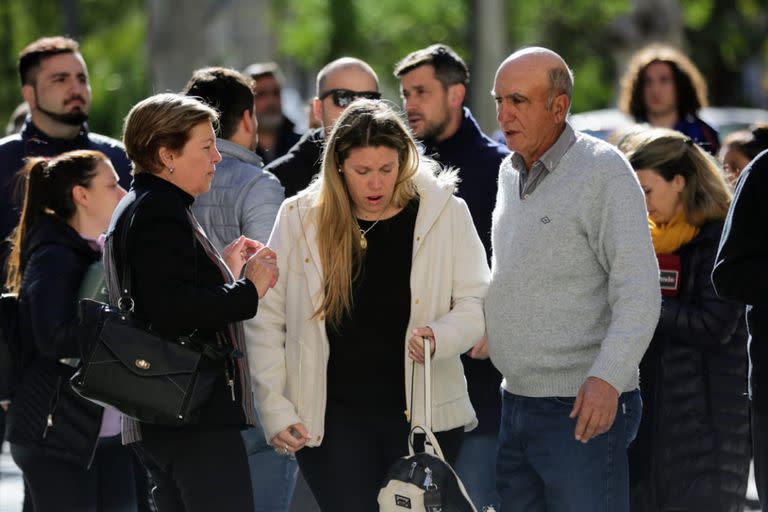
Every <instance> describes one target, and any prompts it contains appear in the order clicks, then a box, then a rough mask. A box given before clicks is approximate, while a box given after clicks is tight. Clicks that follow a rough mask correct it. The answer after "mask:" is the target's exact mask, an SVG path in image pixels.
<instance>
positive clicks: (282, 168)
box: [264, 128, 324, 199]
mask: <svg viewBox="0 0 768 512" xmlns="http://www.w3.org/2000/svg"><path fill="white" fill-rule="evenodd" d="M323 134H324V131H323V129H322V128H316V129H314V130H309V131H308V132H307V133H305V134H304V136H303V137H302V138H301V140H299V141H298V142H297V143H296V144H295V145H294V146H293V147H292V148H291V149H290V151H288V153H286V154H285V155H283V156H281V157H280V158H278V159H276V160H273V161H272V162H271V163H270V164H269V165H267V166H266V167H265V168H264V170H265V171H269V172H271V173H272V174H274V175H275V176H277V179H278V180H280V184H281V185H282V186H283V188H284V189H285V197H286V199H287V198H289V197H292V196H295V195H296V194H298V193H299V192H301V191H302V190H304V189H305V188H307V186H308V185H309V184H310V183H312V179H313V178H314V177H315V176H316V175H317V174H318V173H319V172H320V168H321V166H322V160H323V140H324V137H323Z"/></svg>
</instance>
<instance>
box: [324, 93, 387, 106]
mask: <svg viewBox="0 0 768 512" xmlns="http://www.w3.org/2000/svg"><path fill="white" fill-rule="evenodd" d="M328 96H332V99H333V104H334V105H336V106H337V107H340V108H346V107H348V106H349V105H350V104H351V103H352V102H353V101H355V100H356V99H358V98H365V99H366V100H380V99H381V93H380V92H376V91H350V90H349V89H331V90H329V91H325V92H324V93H323V94H321V95H320V96H319V99H321V100H324V99H325V98H327V97H328Z"/></svg>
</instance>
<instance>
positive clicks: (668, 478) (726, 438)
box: [629, 222, 751, 512]
mask: <svg viewBox="0 0 768 512" xmlns="http://www.w3.org/2000/svg"><path fill="white" fill-rule="evenodd" d="M721 231H722V222H712V223H708V224H705V225H704V226H703V227H702V228H701V231H700V233H699V234H698V235H697V236H696V237H695V238H694V239H693V240H691V241H690V242H689V243H687V244H685V245H684V246H682V247H681V248H680V249H679V251H678V253H677V254H678V255H679V256H680V269H681V270H680V289H679V292H678V295H677V296H676V297H664V299H663V302H662V313H661V318H660V320H659V324H658V326H657V328H656V332H655V334H654V337H653V340H652V341H651V344H650V346H649V348H648V351H647V352H646V353H645V356H644V357H643V360H642V361H641V363H640V389H641V393H642V398H643V416H642V420H641V423H640V431H639V433H638V436H637V438H636V440H635V442H634V443H633V444H632V446H631V447H630V451H629V457H630V482H631V489H632V500H633V503H632V505H633V506H632V510H633V512H637V511H641V512H642V511H644V510H647V511H649V512H650V511H661V510H717V511H718V512H725V511H739V510H742V506H743V502H744V496H745V494H746V489H747V478H748V475H749V461H750V455H751V448H750V440H749V407H748V402H747V397H746V388H747V383H746V380H747V354H746V338H747V334H746V324H745V322H744V313H743V310H744V308H743V305H742V304H739V303H735V302H730V301H727V300H725V299H721V298H720V297H718V296H717V294H716V293H715V290H714V288H713V286H712V282H711V280H710V274H711V272H712V267H713V265H714V260H715V253H716V251H717V245H718V241H719V239H720V233H721Z"/></svg>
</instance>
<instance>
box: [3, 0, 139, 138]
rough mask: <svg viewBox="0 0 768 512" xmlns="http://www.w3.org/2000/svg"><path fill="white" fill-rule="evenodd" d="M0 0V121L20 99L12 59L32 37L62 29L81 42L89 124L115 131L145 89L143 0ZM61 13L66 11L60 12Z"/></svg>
mask: <svg viewBox="0 0 768 512" xmlns="http://www.w3.org/2000/svg"><path fill="white" fill-rule="evenodd" d="M34 4H35V5H34V7H35V8H34V9H30V8H29V1H28V0H2V1H0V125H2V126H4V125H5V122H6V120H7V119H8V116H10V114H11V112H12V111H13V109H14V108H15V107H16V105H18V104H19V103H20V102H21V101H22V97H21V90H20V86H19V79H18V76H17V71H16V62H17V60H18V55H19V52H20V51H21V50H22V49H23V48H24V47H25V46H26V45H27V44H29V43H30V42H32V41H34V40H35V39H37V38H39V37H43V36H48V35H56V34H62V33H65V34H67V35H70V36H72V37H74V38H75V39H77V40H78V41H79V42H80V47H81V51H82V53H83V56H84V58H85V60H86V62H87V63H88V70H89V73H90V78H91V87H92V89H93V106H92V109H91V119H90V121H89V126H90V127H91V129H92V130H94V131H97V132H99V133H104V134H107V135H111V136H113V137H118V138H119V136H120V130H121V128H122V121H123V118H124V117H125V114H126V113H127V112H128V110H129V109H130V107H131V106H132V105H133V104H134V103H136V101H138V100H140V99H141V98H143V97H144V96H146V95H147V94H148V93H149V90H150V86H149V79H148V72H147V56H146V51H145V43H144V41H145V40H146V33H147V29H146V27H147V20H146V15H145V9H144V0H35V2H34ZM63 13H66V15H64V14H63Z"/></svg>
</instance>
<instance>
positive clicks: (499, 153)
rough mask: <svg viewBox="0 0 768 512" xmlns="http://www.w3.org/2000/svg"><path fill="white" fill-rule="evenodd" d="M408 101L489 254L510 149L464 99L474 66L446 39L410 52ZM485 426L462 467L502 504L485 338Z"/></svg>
mask: <svg viewBox="0 0 768 512" xmlns="http://www.w3.org/2000/svg"><path fill="white" fill-rule="evenodd" d="M395 76H396V77H398V78H399V79H400V90H401V93H402V97H403V107H404V109H405V111H406V113H407V115H408V124H409V125H410V127H411V130H412V131H413V134H414V135H415V136H416V137H417V138H418V139H421V140H422V142H423V144H424V147H425V151H424V154H425V155H427V156H430V157H432V158H434V159H435V160H437V161H438V162H440V163H441V164H442V165H444V166H446V167H454V168H456V169H457V170H458V172H459V177H460V178H461V182H460V184H459V190H458V192H457V195H458V196H459V197H461V198H462V199H464V200H465V201H466V202H467V206H468V207H469V212H470V214H471V215H472V220H473V222H474V224H475V228H476V229H477V232H478V234H479V235H480V240H482V242H483V245H484V246H485V251H486V255H487V256H488V260H489V261H490V257H491V215H492V213H493V207H494V204H495V200H496V182H497V176H498V172H499V165H500V164H501V161H502V160H503V159H504V157H505V156H507V155H508V154H509V150H508V149H507V148H506V147H504V146H502V145H500V144H498V143H497V142H494V141H492V140H491V139H490V138H488V137H487V136H486V135H485V134H484V133H483V132H482V131H480V127H479V126H478V125H477V122H476V121H475V119H474V117H472V113H471V112H470V111H469V109H468V108H467V107H465V106H464V100H465V97H466V93H467V86H468V85H469V70H468V69H467V65H466V64H465V63H464V61H463V60H462V59H461V57H459V56H458V55H457V54H456V52H454V51H453V50H452V49H451V48H449V47H448V46H445V45H442V44H435V45H432V46H429V47H427V48H424V49H421V50H417V51H415V52H413V53H411V54H409V55H407V56H406V57H405V58H404V59H403V60H402V61H400V62H399V63H398V64H397V65H396V66H395ZM462 361H463V362H464V371H465V374H466V377H467V386H468V388H469V396H470V399H471V400H472V405H473V406H474V408H475V410H476V411H477V416H478V419H479V421H480V425H479V427H478V428H477V429H476V430H474V431H473V432H472V433H470V434H468V435H467V436H466V437H465V439H464V444H463V446H462V450H461V453H460V455H459V459H458V461H457V464H456V470H457V471H458V473H459V476H460V477H461V478H462V481H463V482H464V485H465V486H466V487H467V490H468V492H469V494H470V497H471V498H472V499H473V501H474V502H475V504H476V505H478V506H479V507H481V506H485V505H491V504H493V505H494V506H496V508H498V507H499V506H500V504H499V498H498V496H497V495H496V491H495V476H494V475H495V464H496V442H497V439H498V429H499V419H500V414H501V401H500V398H499V396H500V395H499V385H500V384H501V374H500V373H499V372H498V371H497V370H496V368H494V367H493V365H492V364H491V361H490V360H489V359H488V348H487V341H486V340H485V338H483V339H482V340H480V341H479V342H478V343H477V345H475V347H474V348H473V349H472V350H470V351H469V352H468V353H467V354H465V355H464V356H462Z"/></svg>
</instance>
